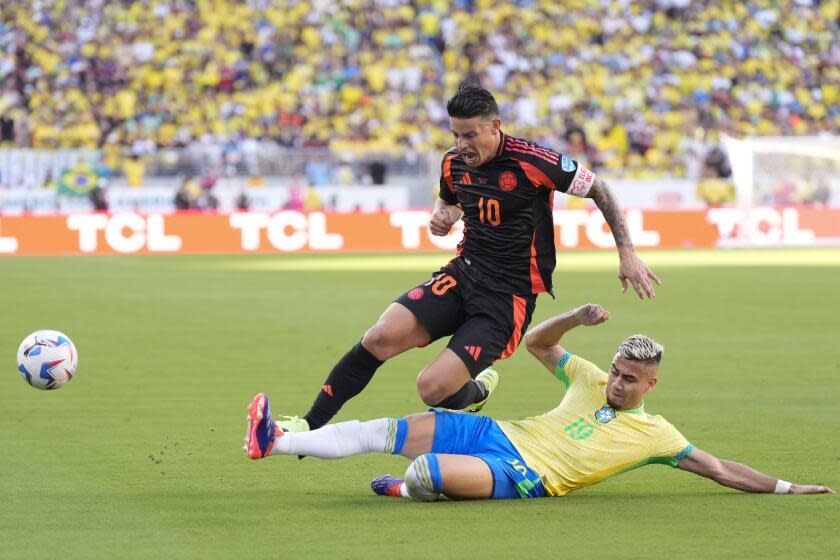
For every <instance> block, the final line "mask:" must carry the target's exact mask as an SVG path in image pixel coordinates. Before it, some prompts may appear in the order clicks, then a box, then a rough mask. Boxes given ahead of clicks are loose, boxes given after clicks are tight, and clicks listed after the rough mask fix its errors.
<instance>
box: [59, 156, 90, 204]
mask: <svg viewBox="0 0 840 560" xmlns="http://www.w3.org/2000/svg"><path fill="white" fill-rule="evenodd" d="M98 181H99V175H98V174H97V173H96V171H95V170H94V169H93V167H91V166H90V165H88V164H86V163H77V164H76V165H74V166H73V167H71V168H70V169H65V170H64V172H63V173H62V174H61V177H60V178H59V180H58V194H65V195H71V196H87V195H88V194H90V191H92V190H93V189H94V187H96V183H97V182H98Z"/></svg>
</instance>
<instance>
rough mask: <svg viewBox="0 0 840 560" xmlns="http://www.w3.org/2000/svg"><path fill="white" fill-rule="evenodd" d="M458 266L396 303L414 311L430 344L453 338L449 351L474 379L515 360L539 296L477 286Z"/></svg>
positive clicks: (454, 264) (446, 269) (451, 265)
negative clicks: (499, 363)
mask: <svg viewBox="0 0 840 560" xmlns="http://www.w3.org/2000/svg"><path fill="white" fill-rule="evenodd" d="M465 266H467V265H464V264H462V263H459V262H458V261H457V260H455V261H453V262H450V263H449V264H447V265H446V266H444V267H443V268H441V269H440V270H439V271H438V272H436V273H434V274H433V275H432V279H431V280H429V281H428V282H426V283H425V284H421V285H419V286H417V287H416V288H413V289H411V290H409V291H407V292H406V293H404V294H403V295H401V296H400V297H399V298H397V300H396V302H397V303H399V304H402V305H404V306H405V307H407V308H408V309H409V311H411V312H412V313H413V314H414V315H415V317H417V320H418V321H420V324H421V325H423V326H424V327H425V328H426V330H427V331H429V334H430V335H431V337H432V340H433V341H434V340H437V339H439V338H443V337H444V336H448V335H453V336H452V338H451V339H450V340H449V344H448V345H447V348H451V349H452V351H453V352H455V353H456V354H457V355H458V356H459V357H460V358H461V359H462V360H463V361H464V364H466V366H467V369H468V370H469V372H470V375H471V376H472V377H475V376H476V375H478V374H479V373H480V372H481V371H482V370H484V369H485V368H487V367H488V366H490V365H491V364H492V363H493V362H495V361H496V360H503V359H505V358H507V357H508V356H510V355H511V354H513V352H514V350H516V347H517V346H518V345H519V342H520V341H521V340H522V337H523V336H524V335H525V331H526V330H527V329H528V325H529V324H530V322H531V316H532V315H533V313H534V307H535V305H536V302H537V296H536V294H533V295H527V296H520V295H514V294H510V293H504V292H497V291H493V290H489V289H487V288H483V287H482V286H480V285H478V283H477V282H476V281H475V279H473V278H471V275H470V274H468V273H467V272H466V271H464V270H463V267H465Z"/></svg>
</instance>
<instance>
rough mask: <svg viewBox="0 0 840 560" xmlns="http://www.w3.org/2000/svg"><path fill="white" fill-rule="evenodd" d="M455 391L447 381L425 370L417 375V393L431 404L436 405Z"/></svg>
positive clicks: (425, 401)
mask: <svg viewBox="0 0 840 560" xmlns="http://www.w3.org/2000/svg"><path fill="white" fill-rule="evenodd" d="M454 392H455V391H453V390H452V388H451V387H449V386H448V385H447V384H446V383H443V382H441V381H440V380H439V379H438V378H437V377H436V376H434V375H429V374H427V373H426V372H425V371H422V372H420V375H419V376H418V377H417V393H418V394H419V395H420V398H421V399H423V402H424V403H426V404H427V405H429V406H435V405H436V404H438V403H439V402H441V401H442V400H444V399H445V398H446V397H448V396H449V395H451V394H452V393H454Z"/></svg>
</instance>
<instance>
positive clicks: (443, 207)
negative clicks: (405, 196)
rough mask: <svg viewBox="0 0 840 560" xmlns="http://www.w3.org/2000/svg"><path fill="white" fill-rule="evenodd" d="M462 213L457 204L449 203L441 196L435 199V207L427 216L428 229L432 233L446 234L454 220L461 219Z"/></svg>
mask: <svg viewBox="0 0 840 560" xmlns="http://www.w3.org/2000/svg"><path fill="white" fill-rule="evenodd" d="M463 214H464V212H463V210H461V209H460V208H459V207H458V206H455V205H452V204H449V203H448V202H446V201H445V200H443V199H442V198H438V199H437V200H436V201H435V209H434V210H433V211H432V216H431V218H429V231H431V232H432V235H446V234H448V233H449V230H450V229H452V226H454V225H455V222H457V221H458V220H460V219H461V216H462V215H463Z"/></svg>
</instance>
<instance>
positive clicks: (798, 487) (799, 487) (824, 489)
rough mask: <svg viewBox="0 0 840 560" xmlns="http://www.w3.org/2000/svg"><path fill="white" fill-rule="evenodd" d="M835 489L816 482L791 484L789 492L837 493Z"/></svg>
mask: <svg viewBox="0 0 840 560" xmlns="http://www.w3.org/2000/svg"><path fill="white" fill-rule="evenodd" d="M836 493H837V492H835V491H834V490H832V489H831V488H829V487H828V486H818V485H814V484H791V486H790V490H788V494H836Z"/></svg>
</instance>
